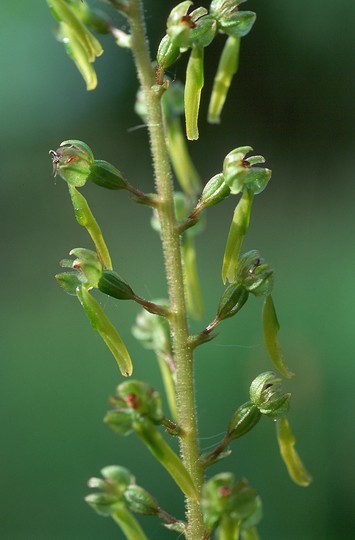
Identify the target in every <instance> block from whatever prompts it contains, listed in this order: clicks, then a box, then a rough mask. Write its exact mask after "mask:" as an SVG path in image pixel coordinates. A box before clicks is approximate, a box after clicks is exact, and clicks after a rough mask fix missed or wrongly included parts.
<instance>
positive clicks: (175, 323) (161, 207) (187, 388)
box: [128, 0, 204, 540]
mask: <svg viewBox="0 0 355 540" xmlns="http://www.w3.org/2000/svg"><path fill="white" fill-rule="evenodd" d="M142 13H143V8H142V2H141V0H131V1H130V4H129V10H128V19H129V22H130V27H131V36H132V41H131V48H132V52H133V55H134V59H135V63H136V68H137V72H138V78H139V81H140V84H141V86H142V89H143V91H144V94H145V100H146V104H147V110H148V130H149V136H150V145H151V154H152V159H153V166H154V174H155V184H156V191H157V195H158V202H159V204H158V209H157V210H158V215H159V220H160V226H161V238H162V245H163V252H164V259H165V269H166V275H167V281H168V289H169V298H170V306H171V313H172V315H171V317H170V325H171V335H172V341H173V350H174V359H175V363H176V394H177V406H178V424H179V426H180V427H181V429H182V433H183V435H182V437H181V438H180V441H181V456H182V460H183V463H184V465H185V467H186V468H187V470H188V471H189V473H190V475H191V477H192V479H193V482H194V484H195V487H196V490H197V492H198V493H200V491H201V486H202V482H203V469H202V467H201V465H199V463H198V458H199V447H198V436H197V421H196V414H195V395H194V383H193V355H192V349H191V347H190V346H189V344H188V343H189V329H188V324H187V314H186V303H185V291H184V280H183V268H182V259H181V249H180V238H179V232H178V229H177V223H176V217H175V211H174V200H173V185H172V178H171V171H170V164H169V157H168V152H167V146H166V138H165V133H164V123H163V116H162V110H161V102H160V98H161V88H160V87H159V86H158V85H157V84H156V76H155V72H154V69H153V67H152V65H151V61H150V57H149V51H148V45H147V40H146V32H145V25H144V20H143V15H142ZM186 506H187V519H188V526H187V532H186V538H187V540H202V539H203V538H204V524H203V519H202V513H201V507H200V503H199V501H198V500H193V499H191V498H189V497H186Z"/></svg>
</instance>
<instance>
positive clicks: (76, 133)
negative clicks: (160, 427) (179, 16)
mask: <svg viewBox="0 0 355 540" xmlns="http://www.w3.org/2000/svg"><path fill="white" fill-rule="evenodd" d="M96 3H98V2H96V1H95V0H93V2H92V4H96ZM174 4H175V2H174V1H167V0H156V1H153V0H151V1H146V2H145V5H146V12H147V23H148V26H149V32H150V34H151V35H152V48H153V49H155V48H156V45H157V43H158V41H159V39H160V38H161V37H162V35H163V33H164V18H165V17H166V15H167V14H168V12H169V10H170V9H171V7H172V6H174ZM205 5H206V3H205ZM243 7H244V6H243ZM245 9H254V10H255V11H256V12H257V14H258V20H257V23H256V25H255V27H254V29H253V31H252V32H251V34H250V35H249V36H248V37H246V38H245V39H244V40H243V42H242V55H241V64H240V72H239V76H238V78H237V80H236V81H235V82H234V85H233V88H232V93H231V97H230V100H229V103H228V105H227V107H226V109H225V111H224V115H223V123H222V124H221V126H217V127H216V126H208V125H207V124H206V122H205V120H204V119H201V122H200V124H201V138H200V140H199V141H198V142H196V143H193V144H191V145H190V148H191V153H192V154H193V156H194V159H195V161H196V164H197V165H198V168H199V171H200V173H201V176H202V178H203V180H204V182H205V181H207V180H208V179H209V178H210V177H211V176H212V175H214V174H215V173H216V172H219V171H220V169H221V163H222V160H223V157H224V156H225V154H226V153H227V152H229V151H230V150H231V149H232V148H234V147H236V146H240V145H246V144H250V145H252V146H253V147H254V148H255V151H256V153H261V154H263V155H264V156H266V157H267V163H268V166H270V167H271V168H272V169H273V179H272V182H271V183H270V185H269V187H268V189H267V190H266V191H265V192H264V193H263V194H262V195H261V196H259V197H257V198H256V201H255V206H254V214H253V217H252V223H251V228H250V233H249V235H248V237H247V240H246V244H245V248H246V249H254V248H256V249H259V250H260V251H261V253H262V254H263V256H264V257H265V258H266V259H267V261H269V262H270V264H271V265H272V266H273V267H274V269H275V276H276V282H275V289H274V299H275V304H276V307H277V311H278V315H279V319H280V322H281V331H282V333H281V340H282V345H283V349H284V352H285V356H286V359H287V362H288V364H289V365H290V367H291V369H292V370H294V371H295V372H296V374H297V377H295V379H294V380H292V381H291V382H289V383H287V384H286V387H287V389H288V390H289V391H291V392H292V393H293V401H292V410H291V413H290V420H291V424H292V426H293V429H294V431H295V434H296V437H297V442H298V450H299V452H300V453H301V455H302V457H303V459H304V461H305V463H306V465H307V467H308V468H309V470H310V471H311V472H312V474H313V477H314V482H313V484H312V485H311V487H310V488H308V489H303V488H299V487H297V486H295V485H293V484H292V483H291V481H290V480H289V478H288V476H287V473H286V471H285V469H284V466H283V464H282V462H281V460H280V457H279V455H278V449H277V444H276V439H275V434H274V426H273V425H272V422H271V421H267V419H264V421H263V422H261V423H260V424H259V425H258V427H257V428H256V429H255V430H253V432H252V433H251V434H250V435H249V436H248V437H246V438H245V440H244V439H242V440H241V441H240V442H239V443H237V444H235V445H234V447H233V455H232V457H231V458H229V460H228V461H225V462H223V463H222V464H221V465H218V466H215V468H214V469H213V470H211V474H212V472H213V473H215V472H218V471H221V470H224V469H227V470H232V471H234V473H235V474H236V476H238V477H240V476H246V477H248V478H249V480H250V482H251V483H252V485H253V486H255V487H256V488H257V489H258V490H259V491H260V494H261V497H262V499H263V502H264V509H265V517H264V519H263V522H262V524H261V527H260V532H261V535H262V538H263V539H264V540H284V539H286V538H287V539H288V540H350V539H352V538H354V537H355V512H354V502H353V499H354V490H355V474H354V473H355V471H354V449H355V445H354V443H355V431H354V427H353V415H354V400H353V395H354V382H353V381H354V377H355V363H354V346H353V342H354V305H355V302H354V301H355V292H354V279H353V273H354V272H353V264H354V262H355V255H354V234H353V233H354V225H353V223H354V202H353V201H354V196H355V188H354V169H353V159H352V157H353V153H354V90H355V75H354V73H355V72H354V69H353V53H354V31H353V22H354V20H355V4H354V2H350V1H349V0H338V1H337V2H336V3H335V2H334V1H331V0H323V1H321V0H314V1H313V2H309V1H306V0H299V1H298V2H285V0H273V1H269V2H256V1H255V0H250V1H249V2H248V4H247V7H245ZM0 11H1V18H0V28H1V32H0V40H1V44H0V59H1V73H2V77H1V79H2V82H1V86H0V110H1V123H0V137H1V144H0V174H1V184H0V188H1V199H0V200H1V206H2V208H1V214H0V215H1V231H2V234H1V243H2V247H1V251H2V265H1V266H2V279H1V286H2V291H1V305H2V310H1V333H2V338H1V363H2V369H1V378H0V388H1V401H2V405H1V409H0V415H1V431H2V437H1V465H0V467H1V474H0V478H1V493H0V497H1V503H0V537H1V539H4V540H84V539H85V540H98V539H102V538H105V539H107V540H109V539H114V538H122V535H121V533H120V531H119V530H118V529H116V526H115V525H114V524H113V523H112V522H111V521H110V520H108V519H107V520H104V519H101V518H99V517H98V516H96V515H95V514H94V512H92V510H91V509H90V508H89V507H87V505H86V504H85V503H84V501H83V497H84V496H85V494H87V492H88V488H87V487H86V481H87V479H88V478H89V477H90V476H93V475H98V473H99V470H100V468H102V467H103V466H105V465H108V464H114V463H117V464H121V465H125V466H127V467H128V468H130V469H131V470H132V471H133V472H134V474H135V475H136V477H137V481H138V483H140V484H142V485H144V486H145V487H146V488H147V489H149V490H151V491H152V492H153V493H156V494H157V495H158V496H159V499H160V502H161V504H162V505H163V506H164V507H165V508H166V509H167V510H168V511H170V512H172V513H175V514H177V515H178V516H182V515H183V507H182V504H181V501H180V495H179V493H178V491H177V489H175V487H174V486H173V485H172V483H171V482H170V480H169V478H168V477H167V475H166V474H165V473H164V472H162V471H161V470H160V468H159V467H158V465H156V464H155V462H154V461H153V458H152V457H151V456H150V455H149V454H148V452H147V451H146V449H145V448H143V447H141V445H140V443H139V442H138V441H137V440H135V438H134V437H133V436H131V437H128V438H125V439H121V438H117V437H116V436H115V435H114V434H113V433H112V432H111V431H109V429H108V428H106V427H105V426H104V425H103V423H102V418H103V416H104V414H105V411H106V409H107V398H108V396H109V395H110V394H111V393H112V392H113V390H114V387H115V386H116V385H117V384H118V383H119V382H120V381H121V378H120V375H119V373H118V370H117V368H116V365H115V362H114V360H113V358H112V357H111V356H110V353H109V352H108V350H106V349H105V346H104V344H103V343H102V342H101V340H100V338H99V337H98V336H97V335H95V333H94V332H93V331H92V330H91V328H90V326H89V324H88V321H87V320H86V318H85V315H84V313H83V312H82V310H81V308H80V306H79V303H78V302H75V301H74V300H73V298H71V297H69V296H67V295H65V294H64V293H63V292H62V291H61V290H60V289H59V287H58V286H57V285H56V283H55V281H54V278H53V276H54V274H55V273H56V272H57V271H58V268H59V267H58V261H59V260H60V259H62V258H63V257H65V256H67V253H68V251H69V250H70V249H71V248H73V247H78V246H86V247H90V242H89V240H88V238H87V235H86V234H85V231H83V230H81V228H80V227H79V226H77V224H76V222H75V219H74V216H73V213H72V209H71V205H70V201H69V197H68V193H67V189H66V187H65V185H64V183H63V182H62V181H61V180H60V179H59V178H58V179H56V180H54V179H53V177H52V167H51V163H50V159H49V156H48V150H49V148H57V146H58V145H59V143H60V142H61V141H62V140H64V139H67V138H77V139H82V140H85V141H86V142H87V143H88V144H89V145H90V146H91V147H92V149H93V150H94V153H95V156H96V157H97V158H101V159H106V160H108V161H111V162H113V163H114V164H115V165H116V166H118V167H119V168H120V169H121V170H123V171H125V173H126V174H127V175H128V178H129V179H130V181H131V182H132V183H133V184H136V185H137V186H139V187H140V188H141V189H143V190H147V191H150V190H151V189H152V172H151V166H150V160H149V155H148V152H147V146H146V142H147V133H146V130H145V129H131V128H135V127H136V126H137V125H139V124H140V120H139V119H138V118H137V117H136V116H135V114H134V112H133V104H134V100H135V92H136V88H137V83H136V80H135V73H134V68H133V66H132V63H131V58H130V54H129V52H128V51H127V50H122V49H118V48H116V47H115V46H114V45H113V44H112V43H111V40H109V39H103V44H104V46H105V54H104V55H103V56H102V57H101V58H100V59H99V60H98V61H97V62H96V67H97V72H98V75H99V81H100V82H99V86H98V88H97V90H96V91H95V92H90V93H87V92H86V91H85V88H84V83H83V81H82V80H81V78H80V76H79V74H78V73H77V72H76V70H75V67H74V65H73V64H72V63H71V62H70V60H69V59H68V58H67V56H66V55H65V52H64V49H63V47H62V46H61V45H60V44H58V43H57V42H56V41H55V39H54V36H53V29H54V27H55V22H54V19H53V18H52V16H51V14H50V13H49V10H48V9H47V6H46V3H45V2H44V1H42V2H28V1H26V0H17V1H16V2H14V1H13V0H2V2H1V10H0ZM222 41H223V40H221V41H218V45H216V50H215V51H214V52H211V51H210V50H208V51H207V52H206V63H207V75H206V91H205V95H204V96H203V103H202V112H203V114H204V117H205V111H206V106H207V102H208V94H209V91H210V89H211V77H212V76H213V73H214V70H215V67H216V62H217V57H218V53H219V51H220V48H221V46H222ZM179 73H182V68H180V71H178V72H177V73H175V71H173V72H172V76H173V77H174V76H175V75H177V76H179ZM85 193H86V195H87V197H88V199H89V201H90V203H91V205H92V207H93V209H94V213H95V215H96V216H97V218H98V220H99V222H100V223H101V226H102V229H103V231H104V233H105V236H106V238H107V242H108V244H109V246H110V248H111V252H112V254H113V259H114V265H115V267H116V268H117V269H118V271H119V272H120V273H121V274H122V275H123V276H124V277H126V278H127V279H129V281H130V283H131V284H132V285H133V286H134V288H135V289H136V290H137V291H138V292H140V293H142V295H145V296H146V297H148V298H155V297H162V296H165V294H166V293H165V281H164V276H163V273H162V271H161V268H162V257H161V252H160V246H159V242H158V238H157V236H156V234H155V233H154V232H153V231H151V230H150V228H149V226H147V223H148V220H149V211H148V210H147V209H146V208H143V207H139V206H138V205H135V204H134V203H133V202H131V201H129V199H128V198H127V196H126V194H125V193H117V194H113V195H112V194H110V193H108V192H105V191H104V190H99V189H98V188H96V187H95V186H88V187H87V188H85ZM234 203H235V201H234V200H228V201H226V202H224V203H223V204H222V205H220V206H219V207H215V208H212V209H210V211H209V212H208V226H207V228H206V230H205V232H204V233H203V234H202V235H201V236H199V237H198V240H197V244H198V249H199V255H198V265H199V269H200V274H201V282H202V289H203V293H204V296H205V298H206V310H205V311H206V315H205V319H204V323H207V322H208V321H209V320H211V318H212V317H213V315H214V310H215V306H216V303H217V301H218V298H219V295H220V293H221V291H222V283H221V280H220V266H221V258H222V256H223V250H224V244H225V238H226V234H227V231H228V228H229V223H230V219H231V215H232V212H233V208H234V206H233V205H234ZM102 302H103V304H104V306H105V308H107V309H108V311H109V312H110V314H111V316H112V318H113V319H114V320H115V322H116V323H117V326H118V328H119V329H120V332H121V334H122V336H123V338H124V339H125V341H126V343H127V345H128V348H129V349H130V351H131V354H132V357H133V359H134V361H135V376H136V377H137V378H142V379H143V380H147V381H149V382H150V383H151V384H153V385H155V386H156V387H157V388H159V389H160V388H161V384H160V380H159V374H158V370H157V367H156V365H155V363H154V359H153V355H152V354H150V353H149V352H147V351H144V350H143V349H141V347H140V345H139V344H138V343H136V342H135V341H134V339H133V338H132V337H131V334H130V328H131V325H132V323H133V321H134V318H135V314H136V311H137V310H136V308H135V306H134V305H127V304H126V303H125V304H120V303H116V302H114V301H113V300H112V301H111V300H109V299H106V298H105V299H103V300H102ZM260 312H261V302H260V301H258V299H255V298H253V299H251V301H250V302H249V303H248V305H247V307H246V308H244V310H243V311H242V312H241V314H240V316H238V318H236V319H230V320H229V321H227V322H226V323H225V324H224V325H223V327H222V328H221V332H220V336H219V337H218V338H217V339H216V340H214V341H213V342H212V343H211V344H210V345H207V346H204V347H201V349H199V351H198V355H197V364H196V381H197V396H198V405H199V410H200V414H201V430H200V434H201V447H202V448H203V449H206V448H207V447H209V446H210V445H212V444H214V443H215V442H216V441H218V438H217V439H216V438H210V437H213V436H215V435H217V434H219V433H220V432H221V431H222V430H223V429H224V426H225V425H226V422H227V421H228V419H229V416H230V414H231V413H232V411H233V410H234V409H235V408H236V407H237V406H238V405H239V404H240V403H243V402H244V401H246V399H247V392H248V388H249V384H250V381H251V380H252V378H254V377H255V376H256V375H257V374H258V373H259V372H261V371H263V370H266V369H269V368H270V364H269V362H268V360H267V356H266V353H265V350H264V348H263V345H262V335H261V324H260ZM194 328H196V329H197V328H199V326H198V325H197V326H196V325H195V326H194ZM142 522H143V523H144V525H145V526H146V527H147V531H148V534H149V537H150V538H151V539H154V540H158V539H159V540H160V539H163V540H164V539H165V538H174V535H173V534H172V533H169V532H168V531H165V530H164V529H163V528H162V527H161V526H160V525H159V523H158V522H157V521H155V519H154V518H144V519H142Z"/></svg>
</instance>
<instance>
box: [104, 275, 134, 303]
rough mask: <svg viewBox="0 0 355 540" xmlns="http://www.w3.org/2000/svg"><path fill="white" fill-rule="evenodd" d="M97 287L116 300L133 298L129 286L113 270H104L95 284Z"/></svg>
mask: <svg viewBox="0 0 355 540" xmlns="http://www.w3.org/2000/svg"><path fill="white" fill-rule="evenodd" d="M97 287H98V289H100V291H101V292H103V293H104V294H107V295H108V296H112V297H113V298H117V299H118V300H134V298H135V294H134V292H133V291H132V289H131V287H130V286H129V285H128V283H126V282H125V281H124V280H123V279H122V278H121V277H120V276H119V275H118V274H117V273H116V272H114V271H113V270H104V271H103V272H102V275H101V278H100V280H99V282H98V284H97Z"/></svg>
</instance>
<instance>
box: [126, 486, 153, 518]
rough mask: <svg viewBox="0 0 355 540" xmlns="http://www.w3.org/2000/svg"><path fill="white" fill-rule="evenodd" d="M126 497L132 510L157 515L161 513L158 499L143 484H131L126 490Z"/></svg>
mask: <svg viewBox="0 0 355 540" xmlns="http://www.w3.org/2000/svg"><path fill="white" fill-rule="evenodd" d="M124 498H125V501H126V503H127V506H128V508H129V510H131V512H135V513H137V514H145V515H149V516H156V515H157V514H159V510H160V508H159V505H158V502H157V501H156V499H155V498H154V497H153V496H152V495H151V494H150V493H148V491H146V490H145V489H143V488H142V487H141V486H137V485H135V484H131V485H129V486H128V487H127V489H126V490H125V492H124Z"/></svg>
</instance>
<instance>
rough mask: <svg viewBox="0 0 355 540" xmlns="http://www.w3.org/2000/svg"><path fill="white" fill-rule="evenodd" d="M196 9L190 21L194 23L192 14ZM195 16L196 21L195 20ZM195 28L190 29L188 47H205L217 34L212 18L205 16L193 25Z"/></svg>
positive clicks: (215, 24)
mask: <svg viewBox="0 0 355 540" xmlns="http://www.w3.org/2000/svg"><path fill="white" fill-rule="evenodd" d="M200 9H203V8H200ZM195 12H197V9H195V11H193V12H192V13H191V20H192V22H194V19H195V18H194V14H195ZM197 16H198V15H197V14H196V19H197ZM194 24H195V27H194V28H192V29H191V31H190V34H189V42H190V46H192V45H196V46H198V47H207V46H208V45H210V43H211V42H212V41H213V39H214V37H215V35H216V32H217V23H216V21H215V19H214V18H213V17H210V16H209V15H205V16H203V17H201V18H198V19H197V22H196V23H194Z"/></svg>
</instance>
